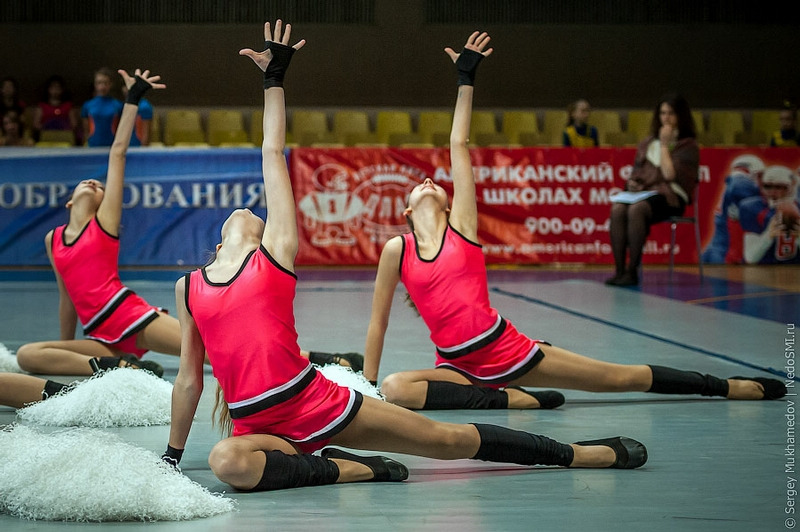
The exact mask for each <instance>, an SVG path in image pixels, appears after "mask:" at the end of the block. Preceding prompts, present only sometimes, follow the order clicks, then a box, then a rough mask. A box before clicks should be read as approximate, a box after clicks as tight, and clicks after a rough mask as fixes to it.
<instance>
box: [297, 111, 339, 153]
mask: <svg viewBox="0 0 800 532" xmlns="http://www.w3.org/2000/svg"><path fill="white" fill-rule="evenodd" d="M292 138H293V140H294V142H296V143H297V144H299V145H300V146H311V145H312V144H314V143H317V142H325V141H329V140H331V139H330V131H329V130H328V117H327V116H326V114H325V112H324V111H306V110H298V111H294V112H293V113H292Z"/></svg>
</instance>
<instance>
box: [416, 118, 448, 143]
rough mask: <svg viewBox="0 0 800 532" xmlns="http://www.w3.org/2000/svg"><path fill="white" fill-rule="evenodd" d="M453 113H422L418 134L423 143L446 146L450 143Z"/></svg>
mask: <svg viewBox="0 0 800 532" xmlns="http://www.w3.org/2000/svg"><path fill="white" fill-rule="evenodd" d="M452 125H453V113H451V112H449V111H421V112H420V113H419V125H418V126H417V132H418V133H419V136H420V137H422V142H427V143H431V144H433V145H435V146H444V145H446V144H448V143H449V142H450V128H451V127H452Z"/></svg>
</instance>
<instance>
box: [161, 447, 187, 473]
mask: <svg viewBox="0 0 800 532" xmlns="http://www.w3.org/2000/svg"><path fill="white" fill-rule="evenodd" d="M182 456H183V449H176V448H175V447H172V446H170V445H167V450H166V451H165V452H164V454H162V455H161V459H162V460H163V461H164V462H166V463H167V464H169V465H171V466H172V467H174V468H175V469H178V464H179V463H181V457H182Z"/></svg>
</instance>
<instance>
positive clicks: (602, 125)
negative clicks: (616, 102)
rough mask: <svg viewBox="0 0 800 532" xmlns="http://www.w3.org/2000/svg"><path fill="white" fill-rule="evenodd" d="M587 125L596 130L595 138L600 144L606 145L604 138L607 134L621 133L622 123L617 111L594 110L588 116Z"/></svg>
mask: <svg viewBox="0 0 800 532" xmlns="http://www.w3.org/2000/svg"><path fill="white" fill-rule="evenodd" d="M588 124H589V125H590V126H594V127H596V128H597V138H598V140H599V141H600V144H601V145H602V144H608V143H609V142H608V140H607V138H606V136H607V135H608V134H609V133H617V132H619V131H622V121H621V120H620V118H619V113H618V112H617V111H598V110H594V111H592V112H591V114H590V115H589V120H588Z"/></svg>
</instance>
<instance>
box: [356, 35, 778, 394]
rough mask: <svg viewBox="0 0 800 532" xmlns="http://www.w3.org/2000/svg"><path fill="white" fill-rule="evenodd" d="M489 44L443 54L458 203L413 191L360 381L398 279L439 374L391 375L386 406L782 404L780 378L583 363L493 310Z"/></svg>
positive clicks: (390, 250)
mask: <svg viewBox="0 0 800 532" xmlns="http://www.w3.org/2000/svg"><path fill="white" fill-rule="evenodd" d="M484 40H488V37H486V36H484V35H480V36H478V35H473V37H471V38H470V41H468V46H467V48H466V49H465V50H464V51H463V52H462V53H461V54H460V55H459V54H456V53H455V52H453V51H452V50H448V52H447V53H448V54H449V55H450V57H451V58H452V59H453V60H454V61H455V62H456V66H457V68H458V75H459V78H458V85H459V88H458V99H457V100H456V106H455V111H454V116H453V125H452V130H451V133H450V159H451V165H452V179H453V201H452V205H450V204H449V203H448V197H447V193H446V192H445V190H444V189H443V188H442V187H440V186H439V185H437V184H436V183H434V182H433V180H431V179H430V178H428V179H426V180H425V181H423V182H422V183H421V184H419V185H417V186H416V187H414V189H413V190H412V191H411V193H410V195H409V198H408V206H407V208H406V210H405V215H406V219H407V221H408V224H409V226H410V227H411V232H410V233H407V234H404V235H401V236H397V237H394V238H392V239H390V240H389V241H388V242H387V243H386V245H385V246H384V249H383V251H382V252H381V258H380V261H379V264H378V272H377V275H376V280H375V292H374V294H373V302H372V315H371V318H370V323H369V328H368V330H367V338H366V347H365V351H364V357H365V360H364V376H365V377H366V378H367V379H369V380H370V381H372V382H376V381H377V378H378V370H379V367H380V361H381V355H382V352H383V343H384V337H385V334H386V329H387V327H388V323H389V313H390V310H391V305H392V298H393V296H394V292H395V288H396V287H397V284H398V283H399V282H400V281H402V282H403V284H404V285H405V287H406V290H408V293H409V296H410V299H411V301H412V302H413V304H414V305H415V306H416V308H417V310H418V312H419V314H420V315H421V316H422V319H423V320H424V321H425V324H426V325H427V326H428V328H429V329H430V332H431V340H432V341H433V343H434V344H435V346H436V368H435V369H426V370H418V371H405V372H400V373H395V374H392V375H389V376H387V377H386V378H385V379H384V380H383V383H382V385H381V392H382V393H383V394H384V395H385V396H386V399H387V400H388V401H390V402H393V403H396V404H398V405H401V406H405V407H407V408H413V409H463V408H489V409H494V408H499V409H502V408H555V407H558V406H560V405H561V404H563V403H564V396H563V395H562V394H560V393H559V392H556V391H537V392H534V391H527V390H524V389H523V388H522V386H535V387H542V386H544V387H555V388H569V389H578V390H586V391H592V392H626V391H640V392H653V393H665V394H700V395H707V396H720V397H727V398H729V399H777V398H780V397H783V396H784V395H785V394H786V388H785V386H784V385H783V383H781V382H780V381H778V380H775V379H766V378H760V377H759V378H753V379H744V378H742V377H733V378H730V379H727V380H726V379H719V378H717V377H714V376H712V375H701V374H700V373H695V372H689V371H680V370H676V369H672V368H667V367H662V366H645V365H636V366H629V365H621V364H610V363H607V362H601V361H598V360H593V359H591V358H587V357H585V356H580V355H577V354H575V353H571V352H569V351H567V350H565V349H562V348H559V347H555V346H551V345H549V344H546V343H544V342H541V341H537V340H532V339H530V338H528V337H527V336H525V335H523V334H522V333H520V332H519V331H517V329H516V328H515V327H514V325H512V324H511V323H510V322H509V321H507V320H506V319H504V318H503V317H502V316H500V315H499V314H498V312H497V310H495V309H494V308H493V307H492V306H491V304H490V302H489V290H488V286H487V278H486V266H485V262H484V257H483V253H482V252H481V247H480V244H478V211H477V204H476V197H475V181H474V178H473V169H472V165H471V161H470V154H469V149H468V147H467V143H468V137H469V127H470V119H471V115H472V96H473V84H474V79H475V73H476V70H477V67H478V64H479V63H480V61H481V60H482V59H483V58H484V57H486V56H487V55H489V54H488V53H486V52H484V53H481V51H480V49H474V48H475V45H476V44H477V43H483V42H484ZM501 388H502V389H501Z"/></svg>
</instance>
